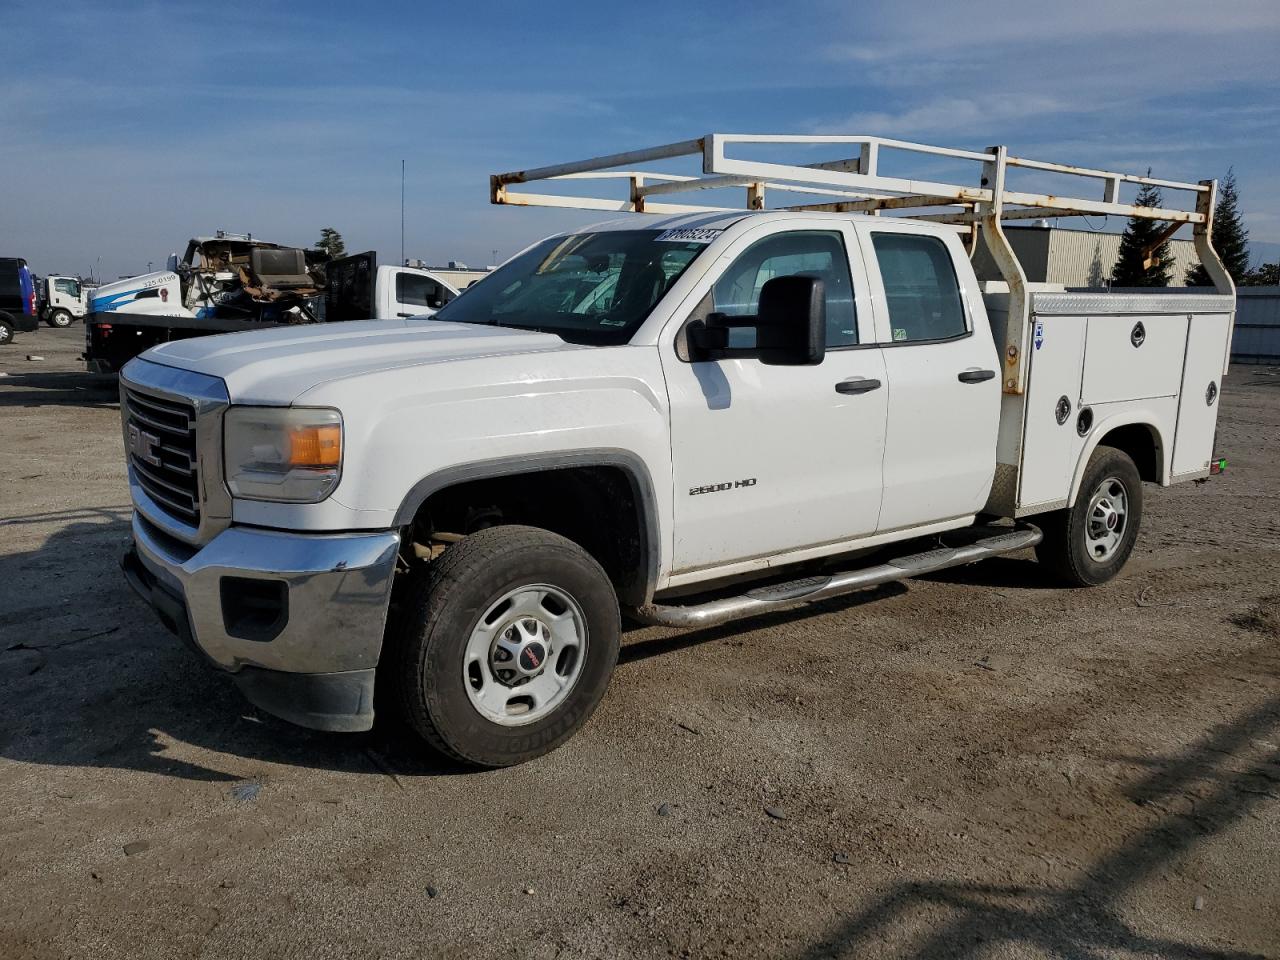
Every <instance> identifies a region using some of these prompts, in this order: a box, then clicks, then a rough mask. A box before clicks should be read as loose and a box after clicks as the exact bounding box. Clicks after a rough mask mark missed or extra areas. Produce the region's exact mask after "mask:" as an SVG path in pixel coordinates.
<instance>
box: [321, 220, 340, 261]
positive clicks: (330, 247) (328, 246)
mask: <svg viewBox="0 0 1280 960" xmlns="http://www.w3.org/2000/svg"><path fill="white" fill-rule="evenodd" d="M316 249H317V250H320V251H323V252H324V253H327V254H328V255H329V258H330V259H331V260H336V259H337V258H338V257H345V256H346V255H347V245H346V244H345V243H343V242H342V234H340V233H339V232H338V231H337V230H335V229H333V227H325V228H324V229H323V230H321V231H320V239H319V240H317V241H316Z"/></svg>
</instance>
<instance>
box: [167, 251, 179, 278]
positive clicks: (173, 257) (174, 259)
mask: <svg viewBox="0 0 1280 960" xmlns="http://www.w3.org/2000/svg"><path fill="white" fill-rule="evenodd" d="M164 268H165V269H166V270H168V271H169V272H170V273H173V272H175V271H176V270H177V269H178V255H177V254H176V253H171V254H169V259H168V260H166V261H165V262H164Z"/></svg>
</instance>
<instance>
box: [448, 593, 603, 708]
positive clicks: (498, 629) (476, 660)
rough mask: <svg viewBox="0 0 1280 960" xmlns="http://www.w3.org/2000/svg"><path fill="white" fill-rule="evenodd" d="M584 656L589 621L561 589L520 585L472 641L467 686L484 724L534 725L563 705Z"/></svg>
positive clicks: (492, 610)
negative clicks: (490, 722)
mask: <svg viewBox="0 0 1280 960" xmlns="http://www.w3.org/2000/svg"><path fill="white" fill-rule="evenodd" d="M586 658H587V618H586V617H585V616H584V615H583V613H582V608H581V607H580V606H579V605H578V602H577V601H576V600H574V599H573V597H571V596H570V595H569V594H567V593H565V592H564V591H563V590H561V589H560V588H559V587H553V586H551V585H549V584H545V583H533V584H528V585H526V586H521V587H516V588H515V589H514V590H509V591H508V592H507V593H505V594H503V595H502V596H501V597H500V598H498V600H496V601H495V602H494V603H492V604H490V605H489V608H488V609H487V610H486V611H485V612H484V615H483V616H482V617H480V619H479V620H478V621H477V622H476V625H475V627H474V628H473V629H472V631H471V637H470V638H469V639H468V640H467V647H466V653H465V655H464V657H463V664H462V682H463V685H464V686H465V688H466V691H467V696H468V697H470V699H471V705H472V706H473V707H474V708H475V709H476V712H477V713H479V714H480V715H481V716H482V717H484V718H485V719H486V720H490V721H492V722H493V723H498V724H501V725H503V726H507V727H515V726H523V725H524V724H528V723H535V722H537V721H538V720H541V719H543V718H544V717H547V716H549V715H550V714H552V713H554V712H555V710H556V709H557V708H558V707H559V706H560V705H561V704H562V703H564V701H565V699H566V698H567V697H568V696H569V694H570V692H571V691H572V690H573V688H574V686H575V685H576V684H577V682H578V678H579V677H580V676H581V675H582V667H583V664H584V663H585V662H586Z"/></svg>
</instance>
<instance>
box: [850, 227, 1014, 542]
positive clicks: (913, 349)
mask: <svg viewBox="0 0 1280 960" xmlns="http://www.w3.org/2000/svg"><path fill="white" fill-rule="evenodd" d="M858 230H859V242H860V243H861V245H862V251H863V257H864V259H865V260H866V262H867V264H868V268H869V269H868V272H869V273H870V274H871V276H870V282H871V294H872V302H873V309H874V311H875V323H876V336H877V339H878V340H879V342H880V346H881V352H882V353H883V355H884V364H885V376H886V381H887V386H888V420H887V425H886V436H885V453H884V495H883V499H882V502H881V507H880V522H879V527H878V529H879V530H880V531H881V532H885V531H890V530H898V529H902V528H905V527H913V526H920V525H923V524H929V523H935V522H939V521H945V520H951V519H953V518H957V517H967V516H971V515H973V514H975V513H977V512H978V511H979V510H981V509H982V507H983V505H984V504H985V503H986V500H987V496H988V495H989V493H990V491H991V481H992V479H993V477H994V475H995V452H996V432H997V430H998V428H999V419H1000V378H999V371H1000V364H999V357H998V356H997V355H996V351H995V347H994V345H993V343H992V339H991V337H990V336H989V335H987V332H986V331H982V334H983V335H981V336H979V335H976V334H975V330H974V305H975V304H976V303H977V298H978V297H979V296H980V293H979V291H978V290H977V289H976V286H974V282H973V280H972V276H973V274H972V272H971V271H967V270H966V271H964V276H965V277H966V279H967V281H968V285H967V286H966V285H964V284H962V282H961V279H960V274H958V273H957V271H956V269H955V258H963V257H964V256H965V254H964V248H963V247H962V246H961V244H960V242H959V239H958V237H956V236H954V235H948V234H947V233H944V232H941V231H940V232H938V233H936V234H934V233H920V232H919V227H918V226H910V225H906V224H902V225H898V224H893V223H891V222H886V223H884V224H883V225H882V226H881V225H870V224H859V225H858Z"/></svg>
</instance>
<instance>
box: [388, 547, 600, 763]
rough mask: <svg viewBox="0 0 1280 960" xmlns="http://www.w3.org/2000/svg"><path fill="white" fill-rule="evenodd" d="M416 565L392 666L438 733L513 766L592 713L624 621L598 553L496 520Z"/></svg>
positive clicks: (438, 741)
mask: <svg viewBox="0 0 1280 960" xmlns="http://www.w3.org/2000/svg"><path fill="white" fill-rule="evenodd" d="M409 576H410V577H412V578H413V580H412V581H411V582H410V583H409V584H408V585H407V595H406V597H405V602H404V604H403V607H402V610H401V612H400V615H399V619H398V621H397V622H396V623H395V624H393V626H392V629H391V631H390V632H389V635H388V650H387V656H386V657H385V662H384V669H386V670H388V671H390V672H391V674H392V675H391V676H389V677H387V679H388V680H389V681H390V682H391V684H392V685H393V686H394V687H395V688H397V689H398V692H399V696H398V698H397V699H398V700H399V704H400V708H401V712H402V713H403V714H404V717H405V719H406V720H407V721H408V723H409V725H410V726H411V727H413V728H414V729H415V730H416V731H417V732H418V733H419V734H421V735H422V736H423V737H424V738H425V739H426V740H427V741H428V742H429V743H431V744H432V745H433V746H435V747H436V748H437V749H439V750H441V751H442V752H443V753H445V754H447V755H449V756H452V757H454V758H455V759H458V760H461V761H463V762H464V763H468V764H471V765H473V766H479V767H505V766H510V765H512V764H516V763H522V762H524V761H526V760H531V759H533V758H534V757H538V756H541V755H542V754H544V753H548V752H550V751H551V750H554V749H555V748H556V747H558V746H560V744H562V743H564V742H565V741H566V740H568V739H569V737H571V736H572V735H573V734H574V733H575V732H576V731H577V730H578V729H579V728H580V727H582V725H583V724H585V723H586V722H587V719H588V718H589V717H590V716H591V714H592V712H593V711H594V710H595V708H596V705H597V704H599V702H600V699H601V698H602V697H603V696H604V691H605V688H606V687H607V686H608V683H609V678H610V676H611V675H612V674H613V668H614V666H615V664H616V663H617V660H618V644H619V636H620V629H621V628H620V622H619V614H618V601H617V597H616V595H615V594H614V591H613V584H612V583H610V581H609V578H608V576H607V575H606V574H605V572H604V570H603V569H601V567H600V565H599V564H598V563H597V562H596V561H595V560H594V559H593V558H592V557H591V556H590V554H588V553H587V552H586V551H585V550H583V549H582V548H581V547H579V546H578V545H577V544H576V543H573V542H572V541H570V540H566V539H565V538H564V537H561V536H557V535H556V534H554V533H550V532H549V531H546V530H540V529H537V528H535V527H523V526H502V527H492V528H490V529H487V530H482V531H480V532H478V533H475V534H472V535H471V536H469V537H467V538H466V539H465V540H462V541H461V542H459V543H457V544H456V545H454V546H452V547H450V548H449V549H448V550H447V551H445V553H444V555H443V556H441V557H440V558H439V559H438V560H435V561H433V562H432V563H431V564H430V565H428V566H427V567H425V568H420V569H418V570H415V571H413V572H412V573H410V574H409Z"/></svg>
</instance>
